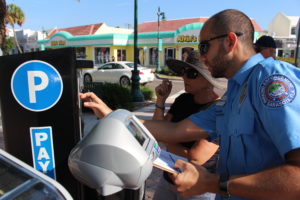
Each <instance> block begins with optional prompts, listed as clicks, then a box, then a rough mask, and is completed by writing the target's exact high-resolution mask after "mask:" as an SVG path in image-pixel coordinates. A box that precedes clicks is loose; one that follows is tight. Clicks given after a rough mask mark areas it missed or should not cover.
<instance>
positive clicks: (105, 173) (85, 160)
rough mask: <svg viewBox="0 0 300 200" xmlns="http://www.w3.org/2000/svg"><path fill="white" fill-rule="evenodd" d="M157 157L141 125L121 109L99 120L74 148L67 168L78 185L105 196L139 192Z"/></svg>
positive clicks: (149, 135)
mask: <svg viewBox="0 0 300 200" xmlns="http://www.w3.org/2000/svg"><path fill="white" fill-rule="evenodd" d="M159 153H160V147H159V146H158V143H157V142H156V140H155V139H154V137H153V136H152V135H151V133H150V132H149V131H148V130H147V129H146V128H145V127H144V125H143V124H142V123H141V122H140V121H139V120H138V119H137V118H136V117H135V116H134V115H133V114H132V113H131V112H129V111H127V110H122V109H120V110H116V111H114V112H112V113H111V114H109V115H108V116H106V117H105V118H103V119H101V120H100V122H99V123H98V124H97V125H96V126H95V127H94V129H93V130H92V131H91V132H90V133H89V134H88V135H86V136H85V137H84V138H83V139H82V140H81V141H80V142H79V143H78V144H77V145H76V146H75V147H74V149H73V150H72V152H71V153H70V156H69V168H70V170H71V172H72V174H73V175H74V176H75V177H76V178H77V179H78V180H79V181H81V182H83V183H85V184H86V185H88V186H90V187H91V188H95V189H97V191H98V192H99V193H100V194H102V195H104V196H107V195H110V194H113V193H115V192H118V191H120V190H122V189H124V188H126V189H138V188H140V187H141V186H142V184H143V183H144V181H145V180H146V179H147V178H148V176H149V175H150V173H151V171H152V166H153V165H152V163H153V161H154V160H155V159H156V158H157V157H158V156H159Z"/></svg>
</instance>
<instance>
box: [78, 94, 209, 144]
mask: <svg viewBox="0 0 300 200" xmlns="http://www.w3.org/2000/svg"><path fill="white" fill-rule="evenodd" d="M80 98H81V99H82V100H83V101H84V104H83V105H84V106H85V107H87V108H90V109H92V110H93V111H94V113H95V115H97V117H99V118H100V119H102V118H103V117H105V116H107V115H108V114H110V113H111V112H112V110H111V109H110V108H109V107H108V106H107V105H106V104H105V103H104V102H103V101H102V100H101V99H100V98H99V97H97V96H96V95H95V94H94V93H92V92H87V93H80ZM140 121H141V122H142V123H143V124H144V125H145V126H146V128H147V129H148V130H149V131H150V133H151V134H152V135H153V136H154V137H155V139H156V140H158V141H162V142H172V143H177V142H187V141H192V140H198V139H199V138H206V137H207V136H208V135H207V133H206V131H205V130H203V129H201V128H199V127H198V126H197V125H196V124H194V123H193V122H192V121H191V120H189V119H185V120H183V121H181V122H178V123H172V122H167V121H161V120H142V119H140Z"/></svg>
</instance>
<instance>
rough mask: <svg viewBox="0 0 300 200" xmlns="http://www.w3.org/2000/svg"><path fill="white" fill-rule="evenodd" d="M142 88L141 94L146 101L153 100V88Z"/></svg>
mask: <svg viewBox="0 0 300 200" xmlns="http://www.w3.org/2000/svg"><path fill="white" fill-rule="evenodd" d="M140 88H141V92H142V93H143V95H144V99H145V100H152V99H153V96H154V91H153V90H152V89H151V88H149V87H147V86H141V87H140Z"/></svg>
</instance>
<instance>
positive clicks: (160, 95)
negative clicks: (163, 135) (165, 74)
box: [152, 79, 172, 121]
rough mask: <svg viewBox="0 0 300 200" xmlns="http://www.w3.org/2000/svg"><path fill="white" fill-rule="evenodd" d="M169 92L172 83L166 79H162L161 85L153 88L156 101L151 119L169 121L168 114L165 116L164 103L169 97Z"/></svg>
mask: <svg viewBox="0 0 300 200" xmlns="http://www.w3.org/2000/svg"><path fill="white" fill-rule="evenodd" d="M171 90H172V82H171V81H169V80H167V79H164V80H163V81H162V83H161V84H159V85H158V86H157V87H156V88H155V93H156V98H157V99H156V103H155V110H154V113H153V117H152V119H154V120H167V121H169V120H170V119H171V116H170V115H169V114H167V115H166V116H165V102H166V100H167V98H168V97H169V95H170V93H171Z"/></svg>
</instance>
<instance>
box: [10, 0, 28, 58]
mask: <svg viewBox="0 0 300 200" xmlns="http://www.w3.org/2000/svg"><path fill="white" fill-rule="evenodd" d="M6 12H7V13H6V18H5V22H6V24H10V25H11V27H12V29H13V33H14V39H15V44H16V46H17V48H18V51H19V53H22V49H21V48H20V45H19V43H18V40H17V36H16V31H15V24H18V25H19V26H22V25H23V23H24V21H25V16H24V13H23V11H22V9H21V8H20V7H18V6H16V5H15V4H12V3H11V4H8V5H7V11H6Z"/></svg>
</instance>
